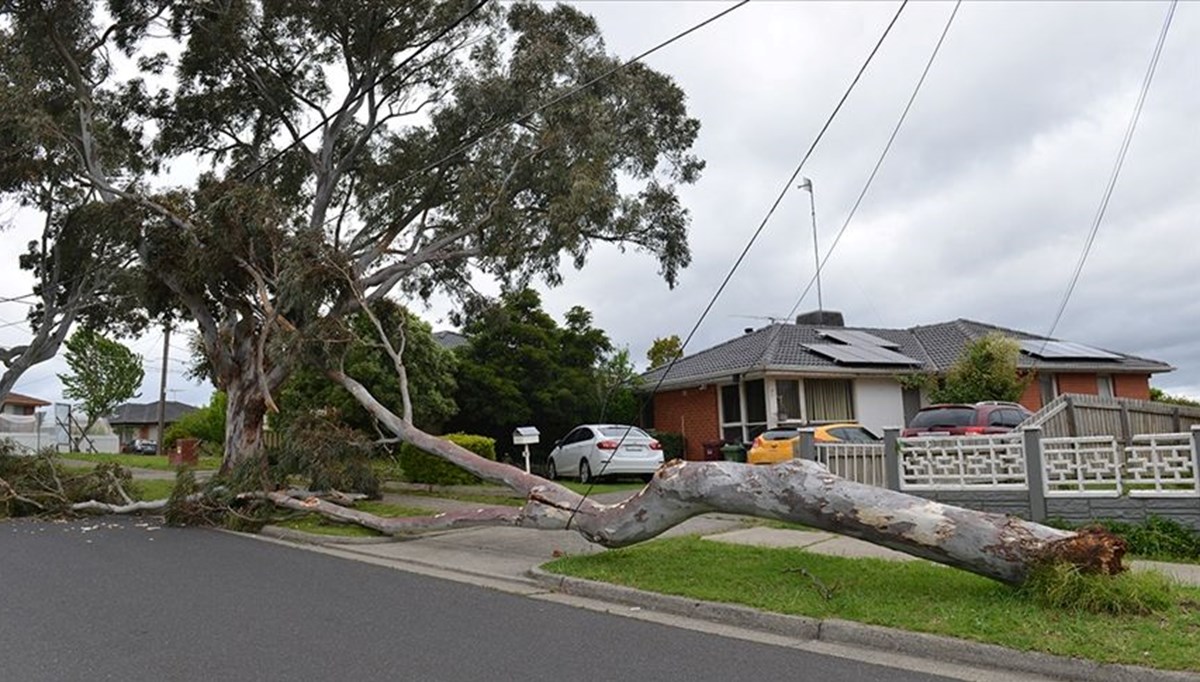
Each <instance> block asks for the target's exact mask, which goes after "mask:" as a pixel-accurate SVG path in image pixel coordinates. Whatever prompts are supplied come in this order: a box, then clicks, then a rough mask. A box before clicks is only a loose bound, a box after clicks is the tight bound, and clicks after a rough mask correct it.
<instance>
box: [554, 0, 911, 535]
mask: <svg viewBox="0 0 1200 682" xmlns="http://www.w3.org/2000/svg"><path fill="white" fill-rule="evenodd" d="M907 5H908V0H902V2H901V3H900V6H899V7H898V8H897V9H896V14H895V15H894V16H893V17H892V20H891V21H890V22H888V25H887V27H886V28H884V29H883V34H882V35H880V36H879V40H877V41H876V42H875V46H874V47H873V48H871V52H870V53H869V54H867V58H866V59H865V60H864V61H863V63H862V66H861V67H859V69H858V72H857V73H856V74H855V75H854V78H853V80H851V81H850V85H849V86H847V87H846V91H845V92H844V93H842V97H841V99H839V100H838V103H837V105H836V106H835V107H834V108H833V111H832V112H831V113H830V114H829V117H828V118H826V119H825V124H824V125H822V126H821V129H820V131H819V132H818V133H817V136H816V137H815V138H814V139H813V141H812V144H810V145H809V146H808V150H807V151H805V152H804V155H803V156H802V157H801V158H800V162H799V163H797V164H796V168H795V169H794V170H793V171H792V173H791V175H789V176H788V179H787V182H785V183H784V184H783V187H782V189H781V190H780V191H779V195H778V196H777V197H775V201H774V202H773V203H772V204H771V207H770V208H769V209H768V210H767V214H766V215H765V216H764V217H763V219H762V222H760V223H759V225H758V228H757V229H755V230H754V233H753V234H752V235H751V236H750V239H749V241H747V242H746V246H745V247H744V248H743V249H742V251H741V253H740V254H739V255H738V257H737V260H735V261H734V263H733V267H731V268H730V269H729V272H728V273H726V275H725V278H724V279H723V280H722V281H721V285H720V286H718V287H717V290H716V291H715V292H714V293H713V295H712V298H710V299H709V301H708V304H707V305H706V306H705V307H704V310H703V311H702V312H701V313H700V317H699V319H697V320H696V323H695V324H694V325H692V328H691V331H689V332H688V335H687V338H685V339H684V340H683V343H682V344H680V347H679V350H680V356H677V357H675V358H672V359H671V361H670V362H669V363H668V364H667V366H666V368H665V369H664V370H663V372H662V374H661V375H660V376H659V378H658V382H657V383H655V385H654V388H653V389H651V391H650V393H649V398H648V399H649V400H653V398H654V394H656V393H657V392H658V389H659V388H660V387H662V384H663V381H665V380H666V378H667V376H669V375H670V373H671V369H672V368H673V367H675V363H676V362H678V360H679V357H681V356H682V351H683V350H684V349H686V348H687V345H688V343H689V342H691V340H692V338H693V337H694V336H695V335H696V331H697V330H699V329H700V325H701V324H703V323H704V319H705V318H706V317H707V316H708V313H709V312H710V311H711V310H712V308H713V306H714V305H715V304H716V302H717V299H719V298H720V297H721V294H722V293H723V292H724V291H725V287H726V286H728V284H729V281H730V280H731V279H732V278H733V275H734V273H735V272H737V270H738V267H739V266H741V264H742V261H744V260H745V259H746V254H747V253H749V252H750V248H751V247H753V246H754V242H756V241H757V240H758V237H759V235H760V234H762V231H763V229H764V228H765V227H766V226H767V223H768V222H770V220H771V217H772V216H774V215H775V210H776V209H777V208H779V204H780V203H782V202H783V198H784V196H786V195H787V193H788V191H789V190H790V189H791V187H792V183H793V182H795V181H796V178H797V177H799V175H800V171H801V170H802V169H803V168H804V164H805V163H807V162H808V159H809V157H810V156H812V153H813V151H814V150H815V149H816V148H817V144H819V143H820V142H821V139H822V138H823V137H824V136H825V132H826V131H827V130H829V126H830V125H831V124H832V123H833V120H834V119H835V118H836V117H837V115H838V112H840V111H841V110H842V106H843V105H844V104H845V103H846V100H847V99H849V98H850V93H852V92H853V91H854V88H855V86H856V85H858V82H859V80H860V79H861V78H862V76H863V73H865V72H866V70H867V67H868V66H869V65H870V64H871V61H872V60H873V59H874V58H875V55H876V53H878V52H879V48H880V47H881V46H882V45H883V41H884V40H885V39H886V38H887V37H888V34H889V33H891V31H892V27H893V26H895V25H896V21H897V20H898V19H899V18H900V14H901V13H902V12H903V11H904V8H905V7H906V6H907ZM643 405H644V402H643ZM627 435H628V432H626V434H624V435H622V436H621V439H620V440H619V441H617V447H616V450H619V449H620V447H621V444H622V443H624V441H625V437H626V436H627ZM607 466H608V462H605V463H604V465H603V466H602V467H601V469H600V472H599V473H598V474H597V476H601V475H603V474H604V470H605V468H606V467H607ZM593 487H595V481H594V480H593V482H592V483H591V484H590V485H589V486H588V487H587V490H585V491H584V493H583V496H582V497H581V498H580V500H579V504H577V505H575V508H574V509H572V510H571V516H570V517H569V518H568V519H567V528H570V527H571V521H573V520H574V519H575V515H576V514H578V513H579V509H580V508H581V507H582V506H583V503H584V501H585V500H586V499H587V498H588V495H590V494H591V492H592V488H593Z"/></svg>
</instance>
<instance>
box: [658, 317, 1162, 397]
mask: <svg viewBox="0 0 1200 682" xmlns="http://www.w3.org/2000/svg"><path fill="white" fill-rule="evenodd" d="M839 332H850V334H849V335H846V334H839ZM991 332H999V333H1001V334H1004V335H1006V336H1010V337H1013V338H1015V339H1017V340H1019V341H1020V340H1026V341H1028V340H1036V341H1057V339H1049V338H1047V337H1043V336H1038V335H1036V334H1030V333H1028V332H1023V331H1019V330H1016V329H1006V328H1004V327H997V326H995V325H990V324H985V323H983V322H975V321H972V320H963V319H959V320H954V321H951V322H941V323H938V324H931V325H923V326H918V327H910V328H908V329H876V328H869V327H833V326H829V325H809V324H791V323H776V324H771V325H768V326H766V327H763V328H761V329H757V330H751V331H748V332H747V333H745V334H743V335H742V336H738V337H736V338H733V339H730V340H728V341H726V342H724V343H720V344H717V345H716V346H713V347H712V348H708V349H705V350H702V351H700V352H698V353H695V354H693V355H688V356H686V357H683V358H680V359H679V360H678V361H677V362H676V363H675V365H674V366H664V367H659V368H656V369H652V370H650V371H648V372H646V373H645V374H643V375H642V379H643V382H644V384H645V385H649V386H655V385H658V382H659V380H660V379H662V378H663V374H664V373H666V372H667V370H668V367H669V369H670V372H669V373H668V374H667V376H666V378H665V379H664V380H663V381H662V386H664V387H669V386H688V385H695V384H700V383H706V382H709V381H718V380H728V379H729V378H731V377H732V376H733V375H734V374H741V373H744V372H750V371H768V372H803V373H805V374H840V375H853V376H861V375H870V374H876V375H879V374H882V375H887V376H894V375H896V374H902V373H907V372H922V373H940V372H945V371H946V370H948V369H949V368H950V366H951V365H953V364H954V362H955V360H957V359H958V357H959V356H960V355H961V354H962V351H963V349H964V348H965V347H966V345H967V344H968V343H970V342H971V341H973V340H974V339H977V338H980V337H982V336H985V335H987V334H989V333H991ZM856 333H859V334H856ZM861 333H865V334H868V335H870V337H871V338H873V339H874V340H875V342H876V343H875V344H873V345H872V344H868V343H861V342H860V341H859V339H866V338H867V337H863V336H861ZM837 336H848V337H855V336H857V337H858V338H856V339H852V343H851V344H846V343H843V342H842V341H841V340H840V339H838V338H836V337H837ZM883 344H886V346H885V345H883ZM1072 346H1073V347H1081V348H1087V347H1083V346H1079V344H1072ZM852 347H857V348H860V349H861V348H863V347H866V348H867V349H868V351H867V352H866V355H865V357H864V358H856V357H853V356H856V355H860V354H859V353H857V352H850V349H851V348H852ZM871 348H875V349H876V350H870V349H871ZM878 348H883V349H884V350H886V351H890V354H889V353H880V352H879V351H878V350H877V349H878ZM1092 350H1095V351H1097V352H1096V353H1094V355H1095V356H1096V357H1091V358H1047V357H1034V356H1033V355H1032V354H1031V353H1030V352H1029V351H1026V352H1022V353H1021V356H1020V359H1019V361H1018V365H1019V366H1020V367H1023V368H1033V367H1036V368H1037V369H1040V370H1046V371H1058V372H1061V371H1097V372H1146V373H1155V372H1169V371H1171V370H1172V369H1174V368H1173V367H1171V366H1170V365H1168V364H1167V363H1164V362H1159V361H1157V360H1150V359H1147V358H1141V357H1137V356H1133V355H1127V354H1124V353H1116V352H1114V351H1102V350H1101V349H1092ZM1037 351H1038V349H1037V347H1033V352H1034V353H1036V352H1037ZM893 354H899V356H902V358H898V357H897V356H895V355H893ZM1101 355H1103V356H1108V357H1103V358H1102V357H1100V356H1101ZM875 356H878V357H883V358H887V361H875V360H873V357H875Z"/></svg>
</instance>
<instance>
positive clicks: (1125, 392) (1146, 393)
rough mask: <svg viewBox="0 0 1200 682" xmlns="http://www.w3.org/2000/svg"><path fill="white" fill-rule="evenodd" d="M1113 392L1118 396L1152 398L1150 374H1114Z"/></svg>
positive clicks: (1141, 398) (1140, 398)
mask: <svg viewBox="0 0 1200 682" xmlns="http://www.w3.org/2000/svg"><path fill="white" fill-rule="evenodd" d="M1113 393H1116V395H1117V397H1118V398H1136V399H1137V400H1149V399H1150V375H1149V374H1114V375H1113Z"/></svg>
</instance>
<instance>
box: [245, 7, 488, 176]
mask: <svg viewBox="0 0 1200 682" xmlns="http://www.w3.org/2000/svg"><path fill="white" fill-rule="evenodd" d="M487 3H488V0H480V1H479V2H477V3H475V4H474V5H473V6H472V7H471V9H469V10H467V12H466V13H465V14H463V15H462V16H460V17H459V18H458V19H455V20H454V22H453V23H451V24H450V25H449V26H447V27H446V28H444V29H442V30H441V31H439V32H438V34H437V35H435V36H434V37H432V38H430V39H429V40H427V41H425V43H423V44H422V45H421V46H420V47H418V48H417V49H416V50H414V51H413V53H412V54H410V55H408V56H407V57H405V58H404V59H402V60H401V61H400V63H399V64H397V65H396V66H394V67H392V68H391V69H389V70H388V71H387V73H385V74H383V75H382V76H380V77H379V78H375V79H373V80H372V82H371V85H370V86H369V87H366V88H363V90H362V92H360V93H359V94H358V95H357V96H355V97H354V98H353V99H352V100H351V101H350V103H349V106H353V105H354V104H357V103H358V101H359V100H361V99H362V98H363V97H365V96H366V94H367V92H369V91H370V90H372V89H374V87H375V86H376V85H378V84H379V82H380V81H383V80H387V79H388V78H391V77H392V76H394V75H396V74H397V73H399V71H400V70H401V69H403V68H404V67H406V66H408V65H409V63H411V62H412V61H413V60H414V59H416V58H417V57H419V56H421V53H423V52H424V51H425V50H427V49H429V47H430V46H431V45H434V44H436V43H437V41H439V40H441V39H442V38H444V37H445V36H446V35H447V34H449V33H450V32H451V31H453V30H454V29H456V28H458V27H459V25H461V24H462V23H463V22H465V21H466V20H467V19H470V18H471V16H472V15H473V14H475V13H476V12H478V11H479V10H480V9H482V8H483V6H484V5H486V4H487ZM390 94H391V93H389V95H390ZM385 98H386V96H385ZM324 127H325V122H321V123H318V124H316V125H314V126H313V127H312V128H310V129H309V130H308V132H306V133H304V134H303V135H301V136H300V137H298V138H296V139H294V140H292V141H291V142H290V143H288V144H287V145H286V146H284V148H283V149H280V150H279V151H277V152H275V153H274V154H272V155H271V156H269V157H267V159H266V160H265V161H263V162H262V163H260V164H258V165H257V166H255V167H254V168H253V169H251V170H250V171H249V172H248V173H246V174H245V175H243V176H242V177H241V178H240V179H241V180H242V181H243V182H244V181H246V180H249V179H250V178H252V177H254V176H255V175H257V174H258V172H259V171H261V170H262V169H264V168H266V167H267V166H268V165H270V164H271V163H272V162H274V161H276V160H277V159H279V158H280V157H281V156H283V155H284V154H286V153H287V152H288V151H290V150H291V149H292V148H293V147H295V146H296V145H298V144H300V143H301V142H303V141H304V140H306V139H308V137H309V136H310V135H312V134H313V133H315V132H317V131H318V130H321V129H322V128H324Z"/></svg>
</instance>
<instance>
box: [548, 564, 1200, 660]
mask: <svg viewBox="0 0 1200 682" xmlns="http://www.w3.org/2000/svg"><path fill="white" fill-rule="evenodd" d="M529 576H530V577H531V578H532V579H533V580H534V581H535V582H537V583H538V584H539V585H542V586H543V587H546V588H547V589H550V590H554V591H556V592H562V593H564V594H570V595H574V596H578V597H587V598H591V599H599V600H603V601H609V602H615V603H618V604H628V605H631V606H638V607H641V608H645V609H653V610H655V611H660V612H662V613H669V614H672V615H676V616H684V617H688V618H696V619H698V620H706V621H710V622H714V623H721V624H723V625H732V626H736V627H741V628H746V629H750V630H758V631H762V632H768V633H771V634H776V635H784V636H788V637H795V638H797V639H804V640H820V641H823V642H831V643H836V644H846V645H851V646H858V647H864V648H869V649H877V650H880V651H889V652H895V653H902V654H905V655H909V656H916V657H920V658H927V659H931V660H938V661H948V662H953V663H961V664H965V665H974V666H981V667H986V668H993V669H997V670H1006V671H1011V672H1020V673H1032V674H1035V675H1045V676H1047V677H1057V678H1060V679H1066V680H1087V681H1088V682H1197V680H1200V675H1197V674H1195V673H1189V672H1182V671H1174V670H1158V669H1155V668H1144V667H1141V666H1134V665H1118V664H1112V663H1097V662H1095V661H1089V660H1084V659H1078V658H1070V657H1067V656H1055V655H1053V654H1044V653H1039V652H1034V651H1018V650H1016V649H1008V648H1006V647H1002V646H998V645H995V644H984V643H981V642H972V641H970V640H965V639H958V638H955V637H946V636H942V635H930V634H926V633H922V632H910V631H908V630H898V629H895V628H887V627H882V626H879V625H866V624H864V623H855V622H851V621H845V620H838V619H827V620H818V619H816V618H807V617H804V616H788V615H783V614H778V613H770V612H767V611H761V610H759V609H755V608H751V607H748V606H740V605H736V604H721V603H717V602H707V601H702V600H698V599H690V598H687V597H676V596H673V595H666V594H659V593H657V592H646V591H643V590H638V589H635V588H632V587H624V586H622V585H613V584H611V583H603V582H598V581H594V580H584V579H582V578H572V577H569V576H563V575H557V574H554V573H549V572H547V571H544V570H542V569H541V568H539V567H534V568H532V569H530V570H529Z"/></svg>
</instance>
